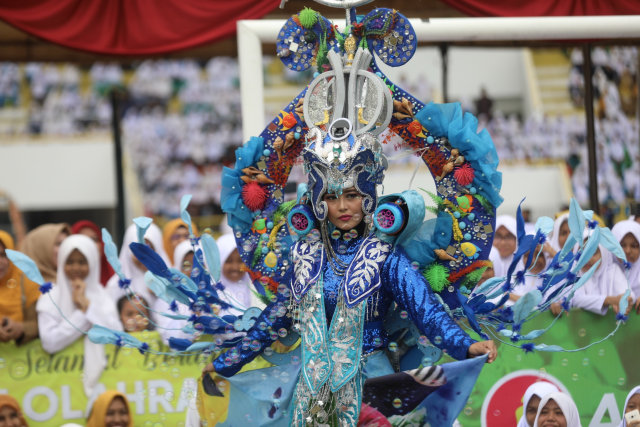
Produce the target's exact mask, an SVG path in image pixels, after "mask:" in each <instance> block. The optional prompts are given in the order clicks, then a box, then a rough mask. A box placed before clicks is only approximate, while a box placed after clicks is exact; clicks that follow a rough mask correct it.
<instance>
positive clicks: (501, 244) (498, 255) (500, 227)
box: [489, 215, 518, 277]
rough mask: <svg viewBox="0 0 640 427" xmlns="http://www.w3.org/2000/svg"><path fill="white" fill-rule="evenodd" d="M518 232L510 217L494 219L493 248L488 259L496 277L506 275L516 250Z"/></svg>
mask: <svg viewBox="0 0 640 427" xmlns="http://www.w3.org/2000/svg"><path fill="white" fill-rule="evenodd" d="M517 235H518V230H517V226H516V219H515V218H514V217H512V216H510V215H499V216H498V217H497V218H496V233H495V235H494V236H493V247H492V248H491V252H490V254H489V259H490V260H491V262H493V271H494V274H495V275H496V276H497V277H502V276H506V275H507V270H508V269H509V265H511V261H512V260H513V254H514V253H515V251H516V249H517V248H518V241H517Z"/></svg>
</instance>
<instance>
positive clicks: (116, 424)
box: [104, 396, 129, 427]
mask: <svg viewBox="0 0 640 427" xmlns="http://www.w3.org/2000/svg"><path fill="white" fill-rule="evenodd" d="M104 425H105V427H127V426H128V425H129V409H128V408H127V405H126V404H125V403H124V400H122V398H121V397H119V396H118V397H114V398H113V400H112V401H111V403H110V404H109V407H108V408H107V415H106V416H105V417H104Z"/></svg>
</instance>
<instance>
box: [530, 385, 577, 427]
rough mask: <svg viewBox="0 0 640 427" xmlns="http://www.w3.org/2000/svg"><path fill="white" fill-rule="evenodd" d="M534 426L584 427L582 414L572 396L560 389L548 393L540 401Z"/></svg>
mask: <svg viewBox="0 0 640 427" xmlns="http://www.w3.org/2000/svg"><path fill="white" fill-rule="evenodd" d="M533 425H534V427H548V426H549V427H550V426H554V427H582V424H581V423H580V414H579V413H578V407H577V406H576V404H575V402H574V401H573V399H571V396H569V395H568V394H566V393H562V392H560V391H555V392H552V393H549V394H547V395H546V396H545V397H543V398H542V400H541V401H540V405H539V406H538V413H537V415H536V419H535V421H534V424H533Z"/></svg>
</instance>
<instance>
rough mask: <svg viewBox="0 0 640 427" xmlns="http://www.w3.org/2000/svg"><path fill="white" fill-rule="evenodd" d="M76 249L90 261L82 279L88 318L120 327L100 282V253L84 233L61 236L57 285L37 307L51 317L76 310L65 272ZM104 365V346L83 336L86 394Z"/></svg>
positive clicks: (90, 393)
mask: <svg viewBox="0 0 640 427" xmlns="http://www.w3.org/2000/svg"><path fill="white" fill-rule="evenodd" d="M76 249H77V250H78V251H80V253H81V254H82V255H84V257H85V258H86V259H87V263H88V264H89V275H88V276H87V277H86V278H85V279H84V282H85V285H86V288H85V296H86V298H87V299H88V300H89V301H90V307H91V318H92V319H100V321H101V322H100V324H101V326H105V327H107V328H110V329H116V330H122V325H121V324H120V320H119V317H118V311H117V309H116V305H115V303H114V302H113V300H112V299H111V298H110V297H109V295H108V293H107V292H106V291H105V289H104V288H103V287H102V284H101V283H100V256H99V254H98V248H97V247H96V243H95V242H94V241H93V240H91V239H90V238H89V237H87V236H85V235H83V234H72V235H71V236H69V237H67V238H66V239H64V241H63V242H62V244H61V245H60V249H59V251H58V272H57V281H56V286H54V287H53V289H51V291H50V295H51V298H40V299H39V300H38V305H37V310H38V311H40V312H47V313H49V314H50V315H52V316H54V317H60V312H61V313H62V316H64V318H69V317H71V315H72V314H73V313H74V312H75V311H76V310H77V308H76V306H75V305H74V303H73V297H72V292H71V283H70V281H69V278H68V277H67V275H66V274H65V272H64V265H65V263H66V261H67V258H69V255H71V253H72V252H73V251H74V250H76ZM54 303H55V304H54ZM56 306H57V308H56ZM58 309H59V310H60V311H58ZM60 321H61V322H65V321H66V320H64V319H60ZM85 332H86V331H85ZM106 366H107V358H106V356H105V353H104V346H103V345H102V344H95V343H93V342H91V341H90V340H89V337H88V336H85V338H84V372H83V377H82V383H83V386H84V391H85V393H86V395H87V396H88V397H91V396H92V393H93V390H94V388H95V386H96V384H97V383H98V380H99V379H100V376H101V375H102V371H103V370H104V368H105V367H106Z"/></svg>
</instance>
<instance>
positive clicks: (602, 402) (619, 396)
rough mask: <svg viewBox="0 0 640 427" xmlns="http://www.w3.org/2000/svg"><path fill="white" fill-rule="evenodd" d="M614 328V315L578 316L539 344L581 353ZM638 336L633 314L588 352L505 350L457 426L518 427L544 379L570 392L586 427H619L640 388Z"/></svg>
mask: <svg viewBox="0 0 640 427" xmlns="http://www.w3.org/2000/svg"><path fill="white" fill-rule="evenodd" d="M552 320H553V317H552V316H551V314H550V313H548V312H545V313H542V314H541V315H539V316H538V317H537V318H536V319H534V320H532V321H531V322H530V323H528V324H527V325H526V326H527V331H522V333H523V334H525V333H526V332H529V331H531V330H535V329H542V328H545V327H547V326H548V325H549V324H550V323H551V322H552ZM614 327H615V315H614V314H613V313H610V314H609V315H607V316H604V317H603V316H598V315H595V314H592V313H590V312H587V311H583V310H573V311H571V312H570V313H569V315H568V316H563V317H562V318H561V319H559V320H558V321H557V322H556V323H555V325H554V326H553V327H552V328H551V329H550V331H549V332H547V333H546V334H545V335H543V336H542V337H541V339H539V341H540V342H544V343H547V344H556V345H560V346H562V347H563V348H565V349H567V350H569V349H576V348H580V347H584V346H587V345H589V344H591V343H595V342H598V341H600V340H601V339H603V338H605V337H606V336H607V335H608V334H609V333H610V332H611V331H612V330H613V328H614ZM638 332H640V317H639V316H638V315H636V314H635V313H631V315H630V316H629V321H628V322H627V324H623V325H621V326H620V328H619V329H618V331H617V332H616V333H615V335H614V336H612V337H610V338H609V339H606V340H604V341H603V342H601V343H598V344H595V345H593V346H591V347H590V348H588V349H586V350H583V351H578V352H558V353H551V352H537V351H534V352H532V353H525V352H524V351H523V350H522V349H520V348H517V347H511V346H508V345H505V344H501V345H500V346H499V349H498V359H497V360H496V362H495V363H493V364H491V365H487V366H485V367H484V369H483V370H482V373H481V374H480V377H479V379H478V382H477V383H476V385H475V387H474V390H473V392H472V394H471V396H470V398H469V401H468V404H467V406H466V407H465V409H464V410H463V412H462V413H461V414H460V416H459V417H458V420H459V421H460V423H461V424H462V426H463V427H474V426H488V427H503V426H515V425H516V423H517V420H518V419H519V417H520V415H521V414H522V396H523V395H524V392H525V390H526V388H527V387H528V386H529V385H530V384H531V383H532V382H534V381H537V380H539V379H540V378H543V379H545V380H546V381H550V382H552V383H555V384H556V385H557V386H558V387H559V388H560V389H561V390H562V391H566V392H569V394H570V395H571V396H572V397H573V400H574V401H575V402H576V405H577V406H578V410H579V412H580V419H581V422H582V425H583V426H584V427H587V426H589V427H605V426H606V427H617V426H618V423H619V422H620V420H621V418H620V416H621V414H620V412H621V407H622V405H623V404H624V401H625V398H626V396H627V393H628V392H629V391H630V390H631V389H632V388H633V387H634V386H636V385H639V384H640V337H639V335H638ZM503 340H505V341H509V339H508V338H504V337H503Z"/></svg>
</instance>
